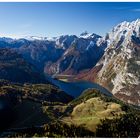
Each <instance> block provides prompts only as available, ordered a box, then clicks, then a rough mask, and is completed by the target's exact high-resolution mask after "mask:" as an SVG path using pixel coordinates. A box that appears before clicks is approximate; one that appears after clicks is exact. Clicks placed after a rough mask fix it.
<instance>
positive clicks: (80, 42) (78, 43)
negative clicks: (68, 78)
mask: <svg viewBox="0 0 140 140" xmlns="http://www.w3.org/2000/svg"><path fill="white" fill-rule="evenodd" d="M105 48H106V41H103V40H102V38H101V36H98V35H96V34H90V35H89V34H82V35H80V37H79V38H77V39H75V40H74V41H73V42H72V44H71V46H69V48H68V49H67V50H66V51H65V53H63V55H62V57H61V58H60V59H58V61H57V62H56V63H54V64H52V65H48V66H46V72H47V73H50V74H54V73H56V74H58V73H59V74H60V73H61V74H62V73H63V74H77V73H79V72H80V71H82V70H84V69H89V68H91V67H93V66H94V65H95V64H96V63H97V62H98V60H99V59H100V58H101V56H102V55H103V53H104V49H105Z"/></svg>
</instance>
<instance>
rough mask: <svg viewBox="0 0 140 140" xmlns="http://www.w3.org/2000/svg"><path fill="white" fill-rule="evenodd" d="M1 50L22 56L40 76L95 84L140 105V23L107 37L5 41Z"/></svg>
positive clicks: (117, 29)
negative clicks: (66, 78)
mask: <svg viewBox="0 0 140 140" xmlns="http://www.w3.org/2000/svg"><path fill="white" fill-rule="evenodd" d="M0 48H1V49H2V48H7V50H8V51H14V52H15V53H17V54H19V55H20V56H21V57H22V59H24V60H25V61H26V62H27V63H29V64H32V65H33V66H34V67H36V69H38V72H44V73H47V74H50V75H53V74H68V75H75V76H76V77H77V78H78V79H79V80H83V79H85V80H89V81H94V82H97V83H99V84H101V85H103V86H104V87H106V88H107V89H109V90H110V91H111V92H112V93H113V94H114V95H115V96H116V97H118V98H119V99H122V100H124V101H126V102H129V103H133V104H136V105H140V20H139V19H138V20H136V21H133V22H126V21H125V22H122V23H120V24H118V25H117V26H116V27H114V28H113V29H112V30H111V31H110V32H109V33H107V34H106V36H105V37H101V36H99V35H97V34H88V33H87V32H84V33H82V34H81V35H80V36H75V35H63V36H60V37H54V38H47V37H43V38H42V37H36V36H31V37H25V38H22V39H11V38H5V37H4V38H0ZM2 55H3V54H2ZM16 62H18V61H16Z"/></svg>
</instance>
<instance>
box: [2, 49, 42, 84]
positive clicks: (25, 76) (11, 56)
mask: <svg viewBox="0 0 140 140" xmlns="http://www.w3.org/2000/svg"><path fill="white" fill-rule="evenodd" d="M0 79H6V80H10V81H12V82H21V83H24V82H32V83H36V82H45V79H44V77H43V75H41V74H40V73H38V71H37V70H36V68H35V67H33V66H32V65H31V64H29V63H27V62H26V61H25V60H24V59H23V58H22V56H21V55H19V54H17V53H16V52H15V51H14V50H11V49H0Z"/></svg>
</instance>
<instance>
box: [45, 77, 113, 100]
mask: <svg viewBox="0 0 140 140" xmlns="http://www.w3.org/2000/svg"><path fill="white" fill-rule="evenodd" d="M47 79H48V81H49V82H51V83H52V84H54V85H56V86H57V87H59V88H60V89H61V90H63V91H65V92H66V93H67V94H69V95H72V96H73V97H75V98H76V97H78V96H80V95H81V93H82V92H83V91H84V90H86V89H89V88H94V89H98V90H100V91H101V92H102V93H103V94H105V95H108V96H112V94H111V92H109V91H108V90H107V89H105V88H104V87H102V86H100V85H99V84H96V83H92V82H88V81H80V82H79V81H78V82H63V81H60V80H56V79H53V78H51V77H47Z"/></svg>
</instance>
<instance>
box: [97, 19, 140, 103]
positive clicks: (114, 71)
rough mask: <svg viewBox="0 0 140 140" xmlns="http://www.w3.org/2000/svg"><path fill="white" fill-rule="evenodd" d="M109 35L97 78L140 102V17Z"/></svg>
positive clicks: (116, 92)
mask: <svg viewBox="0 0 140 140" xmlns="http://www.w3.org/2000/svg"><path fill="white" fill-rule="evenodd" d="M106 38H107V41H108V47H107V48H106V51H105V53H104V55H103V57H102V59H101V60H100V61H99V62H98V63H97V65H96V67H97V66H101V65H102V68H101V70H100V71H99V72H98V74H97V77H96V80H95V79H94V80H95V81H96V82H98V83H100V84H102V85H103V86H105V87H107V88H108V89H109V90H110V91H112V93H113V94H114V95H115V96H117V97H118V98H120V99H122V100H124V101H126V102H129V103H133V104H136V105H140V20H136V21H133V22H122V23H120V24H119V25H117V26H116V27H114V28H113V30H112V31H111V32H110V33H108V34H107V36H106ZM96 67H95V68H96Z"/></svg>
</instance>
